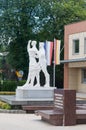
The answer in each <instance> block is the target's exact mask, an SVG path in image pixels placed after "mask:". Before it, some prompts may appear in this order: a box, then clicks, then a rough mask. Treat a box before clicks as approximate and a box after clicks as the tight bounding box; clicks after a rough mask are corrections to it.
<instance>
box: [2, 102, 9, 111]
mask: <svg viewBox="0 0 86 130" xmlns="http://www.w3.org/2000/svg"><path fill="white" fill-rule="evenodd" d="M0 108H1V109H7V110H10V109H11V106H10V105H9V104H7V103H5V102H2V101H0Z"/></svg>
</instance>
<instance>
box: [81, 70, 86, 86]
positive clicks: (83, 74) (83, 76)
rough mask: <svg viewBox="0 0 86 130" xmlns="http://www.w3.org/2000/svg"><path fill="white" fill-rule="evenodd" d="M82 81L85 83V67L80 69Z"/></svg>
mask: <svg viewBox="0 0 86 130" xmlns="http://www.w3.org/2000/svg"><path fill="white" fill-rule="evenodd" d="M82 83H83V84H86V68H83V69H82Z"/></svg>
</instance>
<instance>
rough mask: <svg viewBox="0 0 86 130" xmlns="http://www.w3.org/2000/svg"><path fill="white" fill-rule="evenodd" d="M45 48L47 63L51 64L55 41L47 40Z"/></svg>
mask: <svg viewBox="0 0 86 130" xmlns="http://www.w3.org/2000/svg"><path fill="white" fill-rule="evenodd" d="M44 48H45V55H46V61H47V65H51V62H52V52H53V42H51V41H46V42H45V45H44Z"/></svg>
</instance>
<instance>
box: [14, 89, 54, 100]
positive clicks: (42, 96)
mask: <svg viewBox="0 0 86 130" xmlns="http://www.w3.org/2000/svg"><path fill="white" fill-rule="evenodd" d="M54 89H55V87H46V88H45V87H36V88H35V87H28V88H24V87H23V88H22V87H17V89H16V99H17V100H18V99H29V100H30V101H31V100H37V101H38V100H39V101H40V100H49V101H50V100H53V99H54Z"/></svg>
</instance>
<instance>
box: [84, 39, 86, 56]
mask: <svg viewBox="0 0 86 130" xmlns="http://www.w3.org/2000/svg"><path fill="white" fill-rule="evenodd" d="M84 53H85V54H86V38H85V39H84Z"/></svg>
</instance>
